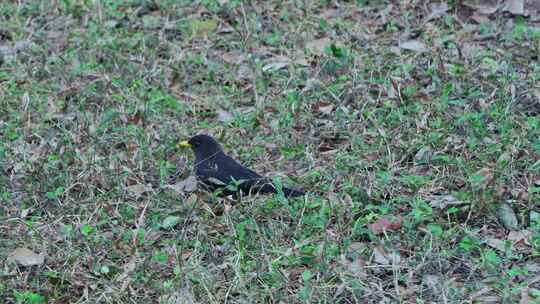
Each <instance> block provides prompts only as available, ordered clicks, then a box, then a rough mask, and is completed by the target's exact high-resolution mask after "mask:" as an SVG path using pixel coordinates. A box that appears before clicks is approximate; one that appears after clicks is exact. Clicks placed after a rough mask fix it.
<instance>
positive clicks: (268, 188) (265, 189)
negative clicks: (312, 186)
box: [257, 180, 306, 197]
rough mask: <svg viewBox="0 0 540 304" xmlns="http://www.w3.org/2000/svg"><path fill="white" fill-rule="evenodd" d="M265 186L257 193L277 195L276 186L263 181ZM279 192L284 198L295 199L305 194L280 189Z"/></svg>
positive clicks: (295, 190)
mask: <svg viewBox="0 0 540 304" xmlns="http://www.w3.org/2000/svg"><path fill="white" fill-rule="evenodd" d="M265 182H266V183H265V184H264V185H262V186H260V187H259V188H258V190H257V191H259V192H261V193H278V191H277V188H276V186H274V185H273V184H272V183H271V182H270V181H268V180H265ZM281 190H282V191H283V194H284V195H285V197H297V196H302V195H304V194H306V193H305V192H304V191H303V190H300V189H291V188H285V187H282V188H281Z"/></svg>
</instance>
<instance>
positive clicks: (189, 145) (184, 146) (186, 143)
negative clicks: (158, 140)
mask: <svg viewBox="0 0 540 304" xmlns="http://www.w3.org/2000/svg"><path fill="white" fill-rule="evenodd" d="M178 146H179V147H181V148H191V144H190V143H189V142H188V141H187V140H182V141H181V142H180V143H179V144H178Z"/></svg>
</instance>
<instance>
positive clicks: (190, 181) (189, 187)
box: [167, 175, 197, 194]
mask: <svg viewBox="0 0 540 304" xmlns="http://www.w3.org/2000/svg"><path fill="white" fill-rule="evenodd" d="M167 188H171V189H173V190H174V191H175V192H176V193H179V194H184V193H186V192H193V191H195V190H197V178H196V177H195V176H192V175H191V176H189V177H188V178H186V179H184V180H182V181H179V182H178V183H176V184H174V185H167Z"/></svg>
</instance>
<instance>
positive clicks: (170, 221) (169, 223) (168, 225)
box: [161, 215, 182, 229]
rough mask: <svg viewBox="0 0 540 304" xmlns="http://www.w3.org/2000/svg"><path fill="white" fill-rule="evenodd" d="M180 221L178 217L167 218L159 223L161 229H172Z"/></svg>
mask: <svg viewBox="0 0 540 304" xmlns="http://www.w3.org/2000/svg"><path fill="white" fill-rule="evenodd" d="M181 220H182V219H181V218H180V217H179V216H172V215H170V216H167V217H166V218H165V219H164V220H163V222H161V227H162V228H165V229H172V228H174V226H176V225H178V223H180V221H181Z"/></svg>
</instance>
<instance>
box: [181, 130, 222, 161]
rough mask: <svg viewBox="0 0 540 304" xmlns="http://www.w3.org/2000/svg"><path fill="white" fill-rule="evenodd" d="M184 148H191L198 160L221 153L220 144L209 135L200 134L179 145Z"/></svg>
mask: <svg viewBox="0 0 540 304" xmlns="http://www.w3.org/2000/svg"><path fill="white" fill-rule="evenodd" d="M178 145H179V146H180V147H182V148H191V150H193V153H195V157H196V158H198V159H202V158H207V157H212V156H214V155H215V154H216V153H218V152H221V146H220V145H219V143H218V142H217V141H216V140H215V139H213V138H212V137H211V136H209V135H205V134H200V135H195V136H193V137H191V138H190V139H189V140H184V141H181V142H180V143H179V144H178Z"/></svg>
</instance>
